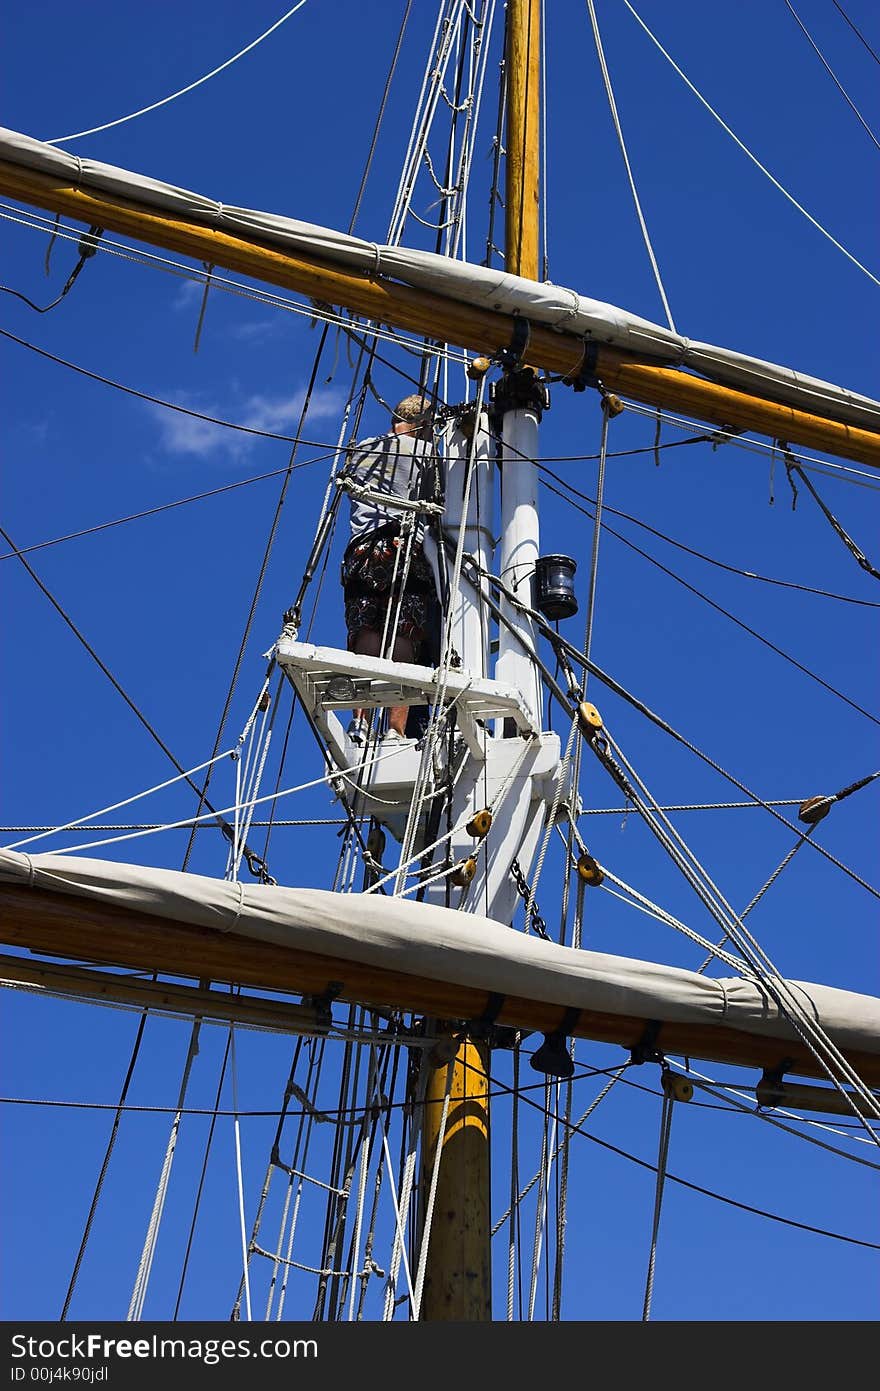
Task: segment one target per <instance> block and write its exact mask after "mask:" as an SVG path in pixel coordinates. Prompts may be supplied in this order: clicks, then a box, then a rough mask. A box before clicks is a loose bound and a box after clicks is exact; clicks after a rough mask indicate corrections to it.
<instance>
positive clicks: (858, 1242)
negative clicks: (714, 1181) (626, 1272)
mask: <svg viewBox="0 0 880 1391" xmlns="http://www.w3.org/2000/svg"><path fill="white" fill-rule="evenodd" d="M489 1080H490V1081H491V1082H494V1084H495V1085H496V1086H497V1087H499V1088H500V1089H501V1090H502V1091H503V1092H505V1093H507V1094H510V1093H512V1091H513V1088H512V1087H510V1086H508V1085H507V1084H505V1083H504V1082H501V1081H500V1079H499V1078H497V1077H495V1078H490V1079H489ZM521 1090H522V1089H521ZM523 1100H524V1101H525V1103H526V1105H527V1106H531V1107H533V1108H534V1109H535V1110H537V1111H539V1112H540V1113H541V1114H543V1107H542V1106H541V1105H540V1104H539V1103H538V1102H537V1101H533V1100H532V1098H531V1097H528V1096H524V1097H523ZM561 1124H562V1125H564V1126H565V1128H566V1129H567V1130H568V1131H569V1132H570V1133H571V1134H572V1135H580V1136H582V1137H583V1139H585V1140H590V1141H591V1142H592V1143H593V1144H594V1145H598V1146H599V1147H600V1149H604V1150H608V1151H609V1152H610V1153H611V1154H616V1155H618V1156H619V1157H620V1158H621V1159H628V1160H630V1162H631V1163H633V1164H636V1165H638V1167H639V1168H640V1169H647V1170H648V1171H649V1173H656V1172H657V1168H656V1165H654V1164H650V1163H649V1162H648V1161H647V1160H646V1159H639V1157H638V1156H637V1155H635V1154H630V1153H629V1151H628V1150H624V1149H621V1148H620V1147H619V1146H618V1145H613V1144H612V1143H611V1142H610V1140H601V1139H600V1138H599V1136H598V1135H591V1134H590V1132H589V1131H588V1130H583V1129H581V1126H580V1125H579V1124H578V1123H576V1122H574V1121H567V1120H565V1119H562V1121H561ZM666 1181H667V1182H668V1183H677V1184H679V1186H680V1187H682V1188H688V1189H690V1191H691V1192H692V1193H701V1194H702V1195H703V1197H705V1198H714V1199H715V1201H716V1202H720V1203H725V1204H726V1205H727V1206H729V1207H735V1208H738V1209H739V1210H740V1211H741V1212H749V1213H751V1214H752V1215H753V1216H755V1217H765V1218H766V1219H767V1220H768V1221H770V1222H778V1223H780V1224H781V1225H782V1226H785V1227H796V1228H797V1229H798V1230H799V1231H802V1232H812V1233H813V1235H814V1236H826V1237H830V1238H831V1239H832V1240H833V1241H843V1242H846V1243H847V1244H848V1245H850V1246H863V1247H866V1248H867V1249H868V1250H869V1251H880V1243H878V1242H874V1241H864V1240H862V1238H861V1237H855V1236H847V1235H845V1234H844V1233H842V1232H831V1231H828V1230H827V1229H826V1228H824V1227H813V1226H811V1225H809V1224H808V1223H806V1222H797V1221H795V1219H794V1218H791V1217H782V1216H781V1215H780V1214H779V1213H776V1212H767V1211H766V1210H765V1209H764V1208H759V1207H753V1206H752V1205H751V1204H750V1203H741V1202H739V1201H738V1199H736V1198H731V1197H728V1196H727V1194H725V1193H718V1192H715V1191H713V1189H711V1188H703V1187H702V1185H700V1184H698V1183H692V1182H691V1180H690V1179H685V1178H680V1177H679V1176H678V1175H677V1174H671V1173H667V1174H666Z"/></svg>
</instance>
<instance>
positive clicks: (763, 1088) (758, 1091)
mask: <svg viewBox="0 0 880 1391" xmlns="http://www.w3.org/2000/svg"><path fill="white" fill-rule="evenodd" d="M793 1067H794V1060H793V1059H792V1058H783V1059H782V1062H781V1063H779V1065H778V1066H777V1067H765V1068H764V1071H763V1072H762V1073H761V1080H760V1082H759V1083H758V1085H757V1087H756V1088H755V1100H756V1101H757V1103H758V1105H759V1106H767V1107H771V1106H778V1105H779V1103H780V1102H781V1101H782V1099H783V1095H784V1088H783V1080H784V1078H785V1074H786V1072H790V1071H791V1069H792V1068H793Z"/></svg>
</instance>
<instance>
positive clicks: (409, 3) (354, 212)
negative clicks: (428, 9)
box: [348, 0, 412, 235]
mask: <svg viewBox="0 0 880 1391" xmlns="http://www.w3.org/2000/svg"><path fill="white" fill-rule="evenodd" d="M411 9H412V0H406V9H405V10H404V12H403V19H402V20H401V21H400V30H399V31H398V35H397V44H396V45H395V49H394V53H393V54H392V56H391V66H390V67H389V69H388V76H387V77H386V78H385V88H384V91H383V92H382V100H381V101H380V103H379V112H378V115H377V116H376V123H375V125H374V126H373V138H372V140H371V142H370V148H369V151H368V152H367V159H366V163H365V164H364V172H363V173H362V175H361V182H360V187H359V189H358V191H357V197H356V198H355V200H354V208H353V210H352V214H351V217H350V219H349V223H348V231H349V235H350V234H351V233H352V232H353V231H354V227H355V223H356V222H357V218H358V213H359V212H360V209H361V200H362V198H363V196H364V191H365V189H366V187H367V179H368V178H369V177H370V170H371V169H372V167H373V156H374V155H375V153H376V144H377V141H378V139H379V132H380V130H381V129H382V120H383V118H384V116H385V107H386V105H387V102H388V93H389V92H390V90H391V83H392V81H393V79H394V73H395V70H396V68H397V60H398V58H399V57H400V49H401V46H402V44H403V36H404V34H405V32H406V26H407V22H408V20H409V13H410V10H411Z"/></svg>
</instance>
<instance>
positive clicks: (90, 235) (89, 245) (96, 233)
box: [0, 224, 104, 314]
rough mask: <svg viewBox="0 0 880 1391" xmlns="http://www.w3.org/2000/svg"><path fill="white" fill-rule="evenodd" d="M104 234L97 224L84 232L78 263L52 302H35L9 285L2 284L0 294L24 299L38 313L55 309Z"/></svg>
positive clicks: (71, 286)
mask: <svg viewBox="0 0 880 1391" xmlns="http://www.w3.org/2000/svg"><path fill="white" fill-rule="evenodd" d="M103 235H104V229H103V227H99V226H98V225H97V224H94V225H93V226H91V227H90V228H89V230H88V231H87V232H83V234H82V236H81V237H80V238H79V239H78V240H79V258H78V260H77V262H76V265H75V266H74V268H73V270H72V271H71V272H70V274H69V275H68V277H67V279H66V280H65V282H64V287H63V289H62V291H61V293H60V295H57V296H56V298H55V299H53V300H52V301H51V303H49V304H35V303H34V301H33V300H32V299H29V298H28V296H27V295H23V294H22V293H21V291H20V290H13V289H11V288H10V287H9V286H8V285H0V294H4V295H12V296H13V297H14V298H15V299H20V300H22V301H23V303H24V304H26V305H27V306H28V308H29V309H33V310H34V312H35V313H36V314H48V313H49V310H50V309H55V308H56V307H57V306H58V305H59V304H60V303H61V301H62V300H63V299H64V297H65V295H66V294H68V292H69V291H70V290H72V289H73V286H74V283H75V282H76V279H77V277H78V276H79V273H80V271H81V270H82V268H83V266H84V265H85V263H86V261H88V260H89V259H90V258H91V257H92V256H94V254H95V252H96V250H97V246H98V242H97V239H98V237H101V236H103Z"/></svg>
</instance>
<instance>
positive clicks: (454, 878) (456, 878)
mask: <svg viewBox="0 0 880 1391" xmlns="http://www.w3.org/2000/svg"><path fill="white" fill-rule="evenodd" d="M476 872H477V862H476V860H475V859H474V857H473V855H468V857H467V859H466V860H462V861H461V863H460V864H457V865H456V866H455V869H454V870H453V871H452V873H451V874H450V876H449V879H450V882H451V883H453V884H454V885H455V887H456V888H457V889H465V888H467V886H468V884H469V883H470V882H471V880H472V879H473V877H474V875H475V874H476Z"/></svg>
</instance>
